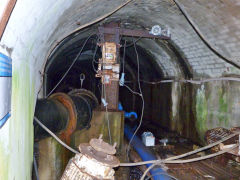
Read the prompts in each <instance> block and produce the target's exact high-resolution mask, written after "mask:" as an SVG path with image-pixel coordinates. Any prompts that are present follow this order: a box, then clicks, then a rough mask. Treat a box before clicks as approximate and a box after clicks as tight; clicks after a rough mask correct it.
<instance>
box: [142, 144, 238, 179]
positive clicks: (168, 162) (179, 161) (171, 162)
mask: <svg viewBox="0 0 240 180" xmlns="http://www.w3.org/2000/svg"><path fill="white" fill-rule="evenodd" d="M238 146H239V144H235V145H234V146H232V147H231V148H227V149H225V150H221V151H218V152H216V153H213V154H209V155H206V156H202V157H197V158H192V159H186V160H172V161H167V160H162V161H161V162H155V163H154V164H152V165H151V166H149V168H148V169H147V170H146V171H145V172H144V173H143V175H142V177H141V179H140V180H144V178H145V176H146V175H147V173H148V172H149V171H150V170H151V169H152V168H154V166H156V165H158V164H161V163H165V164H181V163H191V162H196V161H201V160H205V159H209V158H213V157H215V156H219V155H221V154H224V153H226V152H229V151H231V150H233V149H234V148H236V147H238Z"/></svg>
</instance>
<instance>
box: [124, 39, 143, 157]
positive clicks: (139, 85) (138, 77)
mask: <svg viewBox="0 0 240 180" xmlns="http://www.w3.org/2000/svg"><path fill="white" fill-rule="evenodd" d="M132 40H133V38H132ZM133 42H134V40H133ZM134 49H135V52H136V59H137V79H138V88H139V92H140V97H141V99H142V111H141V117H140V122H139V125H138V127H137V129H136V130H135V131H134V133H133V136H132V137H131V139H130V141H129V144H128V147H127V157H128V155H129V150H130V145H131V143H132V140H133V138H134V137H135V135H136V134H137V132H138V130H139V129H140V127H141V125H142V120H143V113H144V105H145V104H144V98H143V94H142V89H141V84H140V62H139V57H138V52H137V48H136V44H135V42H134ZM125 87H126V86H125Z"/></svg>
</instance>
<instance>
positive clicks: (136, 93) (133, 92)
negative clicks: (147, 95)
mask: <svg viewBox="0 0 240 180" xmlns="http://www.w3.org/2000/svg"><path fill="white" fill-rule="evenodd" d="M123 86H125V87H126V88H127V89H128V90H129V91H130V92H131V93H132V94H135V95H138V96H140V97H141V96H142V94H140V93H138V92H135V91H133V90H132V89H131V88H130V87H129V86H127V85H126V84H124V85H123Z"/></svg>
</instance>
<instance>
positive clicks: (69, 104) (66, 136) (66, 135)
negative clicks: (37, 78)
mask: <svg viewBox="0 0 240 180" xmlns="http://www.w3.org/2000/svg"><path fill="white" fill-rule="evenodd" d="M50 99H56V100H58V101H60V102H61V103H62V104H63V105H64V106H65V107H66V108H67V110H68V111H69V120H68V125H67V128H66V129H65V130H64V131H62V132H61V133H60V137H61V139H63V140H64V141H65V142H66V143H67V144H70V141H71V135H72V133H73V132H74V131H75V129H76V127H77V111H76V109H75V106H74V103H73V101H72V99H71V98H70V97H69V96H68V95H66V94H64V93H55V94H53V95H52V96H50Z"/></svg>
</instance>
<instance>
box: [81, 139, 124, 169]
mask: <svg viewBox="0 0 240 180" xmlns="http://www.w3.org/2000/svg"><path fill="white" fill-rule="evenodd" d="M79 150H80V152H81V153H82V154H83V155H85V156H87V157H88V158H90V159H95V160H96V161H97V162H99V163H101V164H103V165H105V166H109V167H118V166H119V164H120V162H119V160H118V159H117V158H116V157H115V156H113V155H110V154H107V153H104V152H102V151H97V150H95V149H94V148H93V147H92V146H91V145H90V144H89V143H82V144H80V145H79Z"/></svg>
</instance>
